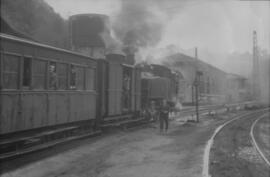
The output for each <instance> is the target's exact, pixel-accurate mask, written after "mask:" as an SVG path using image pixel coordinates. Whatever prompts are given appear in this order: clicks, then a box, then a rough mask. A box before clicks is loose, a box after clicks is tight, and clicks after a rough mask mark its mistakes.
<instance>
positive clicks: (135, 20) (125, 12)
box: [113, 0, 164, 52]
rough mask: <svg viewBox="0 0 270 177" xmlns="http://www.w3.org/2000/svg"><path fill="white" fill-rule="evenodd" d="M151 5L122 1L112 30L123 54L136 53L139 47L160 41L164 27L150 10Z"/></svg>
mask: <svg viewBox="0 0 270 177" xmlns="http://www.w3.org/2000/svg"><path fill="white" fill-rule="evenodd" d="M151 5H152V3H151V1H144V0H136V1H133V0H122V8H121V10H120V12H119V13H118V14H117V17H116V19H115V21H114V24H113V28H114V32H115V34H116V36H117V37H118V38H119V39H120V40H121V41H122V43H123V45H124V48H125V49H124V50H125V52H136V51H137V50H138V48H140V47H147V46H153V45H155V44H157V43H158V42H159V41H160V40H161V38H162V30H163V28H164V25H163V24H162V21H161V20H160V19H159V18H158V16H157V15H156V14H155V13H154V12H153V11H151V10H150V8H149V7H150V6H151ZM127 50H128V51H127ZM130 50H131V51H130Z"/></svg>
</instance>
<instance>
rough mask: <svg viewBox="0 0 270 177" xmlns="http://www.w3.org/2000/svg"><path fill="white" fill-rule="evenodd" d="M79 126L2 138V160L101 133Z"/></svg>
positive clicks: (203, 110) (204, 109)
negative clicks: (85, 129)
mask: <svg viewBox="0 0 270 177" xmlns="http://www.w3.org/2000/svg"><path fill="white" fill-rule="evenodd" d="M218 109H224V107H222V105H210V106H202V107H200V110H199V111H200V114H204V113H208V111H209V110H218ZM194 113H195V108H190V109H188V110H185V111H183V112H181V114H180V116H186V115H191V114H194ZM147 123H148V122H147V121H146V120H142V121H137V122H134V123H131V124H127V125H126V126H124V127H123V129H132V128H134V127H138V126H142V125H144V124H147ZM78 129H79V127H72V126H71V127H65V128H62V129H55V130H53V131H52V130H49V131H45V132H39V133H36V134H33V135H32V134H31V135H26V136H22V137H18V138H14V139H7V138H6V139H5V140H4V141H3V140H2V139H1V142H0V147H1V148H0V150H1V153H0V161H3V160H7V159H13V158H17V157H20V156H22V155H25V154H29V153H33V152H36V151H40V150H44V149H46V148H50V147H54V146H56V145H59V144H63V143H67V142H69V141H73V140H77V139H82V138H87V137H92V136H97V135H100V134H101V133H102V132H101V131H91V132H88V131H83V132H82V131H81V130H79V133H78Z"/></svg>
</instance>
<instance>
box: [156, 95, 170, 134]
mask: <svg viewBox="0 0 270 177" xmlns="http://www.w3.org/2000/svg"><path fill="white" fill-rule="evenodd" d="M169 112H170V107H169V105H168V103H167V101H166V100H165V99H164V100H162V105H161V107H160V114H159V123H160V133H162V132H165V133H167V131H168V128H169Z"/></svg>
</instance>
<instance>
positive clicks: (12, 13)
mask: <svg viewBox="0 0 270 177" xmlns="http://www.w3.org/2000/svg"><path fill="white" fill-rule="evenodd" d="M1 18H2V19H4V20H5V22H6V23H8V24H9V25H10V26H11V27H12V28H14V30H16V31H19V32H21V33H23V34H25V35H27V36H30V37H31V38H33V39H34V40H37V41H39V42H41V43H45V44H49V45H53V46H56V47H61V48H68V25H67V21H65V20H64V19H62V18H61V17H60V15H59V14H57V13H55V12H54V10H53V8H52V7H50V6H49V5H48V4H47V3H46V2H44V1H43V0H12V1H11V0H1Z"/></svg>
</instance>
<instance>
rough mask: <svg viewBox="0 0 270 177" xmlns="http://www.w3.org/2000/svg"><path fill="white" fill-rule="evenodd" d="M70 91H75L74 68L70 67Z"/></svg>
mask: <svg viewBox="0 0 270 177" xmlns="http://www.w3.org/2000/svg"><path fill="white" fill-rule="evenodd" d="M70 89H76V68H75V67H74V66H73V65H71V66H70Z"/></svg>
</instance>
